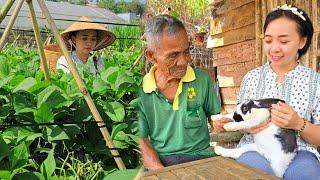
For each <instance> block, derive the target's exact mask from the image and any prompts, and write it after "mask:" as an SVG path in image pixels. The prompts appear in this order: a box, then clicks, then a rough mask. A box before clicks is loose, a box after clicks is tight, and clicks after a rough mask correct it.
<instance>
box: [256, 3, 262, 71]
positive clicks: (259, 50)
mask: <svg viewBox="0 0 320 180" xmlns="http://www.w3.org/2000/svg"><path fill="white" fill-rule="evenodd" d="M255 3H256V4H255V7H256V8H255V11H256V17H255V21H256V23H255V26H256V27H255V28H256V62H255V66H256V67H258V66H261V65H262V57H261V53H262V47H261V44H262V43H261V38H260V36H261V0H256V1H255Z"/></svg>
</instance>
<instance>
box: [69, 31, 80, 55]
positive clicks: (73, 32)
mask: <svg viewBox="0 0 320 180" xmlns="http://www.w3.org/2000/svg"><path fill="white" fill-rule="evenodd" d="M78 32H79V31H71V32H69V36H70V40H71V41H72V37H76V35H77V33H78ZM72 42H73V41H72ZM73 44H75V42H73ZM73 44H70V46H71V49H73V50H75V49H76V47H74V45H73Z"/></svg>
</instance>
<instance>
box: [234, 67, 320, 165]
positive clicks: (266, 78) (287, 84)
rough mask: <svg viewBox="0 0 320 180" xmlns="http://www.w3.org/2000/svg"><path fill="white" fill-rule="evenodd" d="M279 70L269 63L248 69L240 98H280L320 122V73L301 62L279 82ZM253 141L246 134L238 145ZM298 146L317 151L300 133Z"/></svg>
mask: <svg viewBox="0 0 320 180" xmlns="http://www.w3.org/2000/svg"><path fill="white" fill-rule="evenodd" d="M276 78H277V74H276V73H275V72H274V71H273V70H272V69H271V67H270V65H269V63H266V64H265V65H263V66H261V67H258V68H256V69H253V70H251V71H249V72H248V73H247V74H246V75H245V77H244V78H243V80H242V83H241V87H240V93H239V96H238V99H237V102H242V101H244V100H248V99H262V98H279V99H283V100H285V101H286V103H287V104H289V105H290V106H291V107H293V108H294V110H295V111H296V112H297V113H298V115H299V116H300V117H302V118H304V119H305V120H307V121H309V122H311V123H313V124H316V125H319V124H320V74H319V73H317V72H315V71H314V70H312V69H310V68H307V67H305V66H303V65H301V64H299V65H298V66H297V67H296V68H295V69H293V70H291V71H289V72H287V73H286V74H285V80H284V82H283V83H281V84H277V83H276ZM248 143H253V137H252V135H250V134H246V135H245V136H244V137H243V138H242V139H241V140H240V143H239V145H238V146H242V145H244V144H248ZM297 143H298V150H307V151H310V152H312V153H314V154H315V155H316V156H317V158H318V160H320V155H319V153H318V151H317V149H316V148H315V147H314V146H313V145H311V144H309V143H307V142H305V141H304V140H303V139H301V138H300V137H299V136H297Z"/></svg>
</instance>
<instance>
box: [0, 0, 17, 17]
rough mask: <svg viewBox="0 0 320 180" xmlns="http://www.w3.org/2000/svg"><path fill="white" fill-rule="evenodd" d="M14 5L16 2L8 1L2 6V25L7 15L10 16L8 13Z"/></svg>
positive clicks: (0, 11)
mask: <svg viewBox="0 0 320 180" xmlns="http://www.w3.org/2000/svg"><path fill="white" fill-rule="evenodd" d="M13 3H14V0H6V2H5V3H4V5H3V6H2V8H1V10H0V23H1V22H2V20H3V19H4V17H6V15H7V14H8V11H9V10H10V8H11V6H12V4H13Z"/></svg>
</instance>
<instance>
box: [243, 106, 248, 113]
mask: <svg viewBox="0 0 320 180" xmlns="http://www.w3.org/2000/svg"><path fill="white" fill-rule="evenodd" d="M248 111H249V108H248V106H242V112H243V114H246V113H247V112H248Z"/></svg>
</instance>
